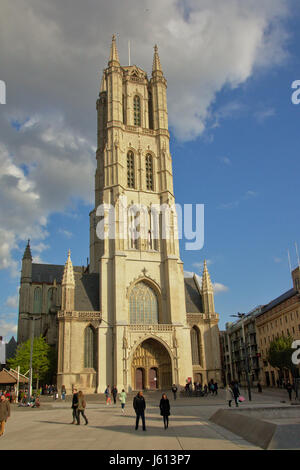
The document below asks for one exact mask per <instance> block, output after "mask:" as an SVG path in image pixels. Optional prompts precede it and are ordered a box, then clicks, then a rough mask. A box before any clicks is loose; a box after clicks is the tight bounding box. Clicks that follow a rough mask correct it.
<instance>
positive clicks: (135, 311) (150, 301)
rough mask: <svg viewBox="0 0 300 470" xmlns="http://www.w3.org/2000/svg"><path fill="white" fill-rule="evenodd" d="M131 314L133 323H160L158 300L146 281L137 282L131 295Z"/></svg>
mask: <svg viewBox="0 0 300 470" xmlns="http://www.w3.org/2000/svg"><path fill="white" fill-rule="evenodd" d="M129 316H130V323H131V324H132V325H151V324H157V323H158V300H157V296H156V294H155V292H154V290H153V289H151V287H149V286H148V285H147V284H146V283H145V282H139V283H138V284H136V285H135V286H134V287H133V289H132V291H131V293H130V297H129Z"/></svg>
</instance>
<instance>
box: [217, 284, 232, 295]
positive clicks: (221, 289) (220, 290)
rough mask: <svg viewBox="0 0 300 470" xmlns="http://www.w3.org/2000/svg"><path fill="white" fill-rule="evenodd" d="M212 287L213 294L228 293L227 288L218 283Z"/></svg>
mask: <svg viewBox="0 0 300 470" xmlns="http://www.w3.org/2000/svg"><path fill="white" fill-rule="evenodd" d="M213 287H214V293H215V294H220V293H222V292H227V291H229V287H227V286H225V285H224V284H221V283H220V282H214V283H213Z"/></svg>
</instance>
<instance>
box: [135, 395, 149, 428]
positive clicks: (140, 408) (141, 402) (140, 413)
mask: <svg viewBox="0 0 300 470" xmlns="http://www.w3.org/2000/svg"><path fill="white" fill-rule="evenodd" d="M133 408H134V411H135V414H136V422H135V429H136V430H137V429H138V427H139V421H140V418H142V424H143V431H146V423H145V409H146V402H145V398H144V397H143V392H138V394H137V396H136V397H134V399H133Z"/></svg>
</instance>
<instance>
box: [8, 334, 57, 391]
mask: <svg viewBox="0 0 300 470" xmlns="http://www.w3.org/2000/svg"><path fill="white" fill-rule="evenodd" d="M52 357H53V352H52V348H51V347H50V346H49V345H48V344H47V343H46V341H45V338H43V337H42V336H39V337H38V338H34V340H33V352H32V377H33V379H35V380H36V388H37V389H38V386H39V381H40V380H43V379H44V378H45V377H46V376H47V374H48V373H49V371H50V369H51V367H52V362H53V358H52ZM7 363H8V365H9V367H11V368H12V369H16V368H17V366H20V372H21V374H25V373H26V372H27V371H28V369H29V365H30V339H29V340H28V341H26V342H25V343H22V344H20V345H19V346H18V348H17V351H16V354H15V357H13V358H12V359H9V360H8V361H7Z"/></svg>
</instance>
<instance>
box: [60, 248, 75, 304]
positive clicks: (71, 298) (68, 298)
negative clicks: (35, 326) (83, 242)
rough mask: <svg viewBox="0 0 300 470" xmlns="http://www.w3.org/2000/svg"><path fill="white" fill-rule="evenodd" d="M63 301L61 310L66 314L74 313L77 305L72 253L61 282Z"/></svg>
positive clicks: (69, 253)
mask: <svg viewBox="0 0 300 470" xmlns="http://www.w3.org/2000/svg"><path fill="white" fill-rule="evenodd" d="M61 287H62V299H61V309H62V311H65V312H72V311H73V310H74V304H75V279H74V270H73V264H72V261H71V251H70V250H69V252H68V259H67V261H66V264H65V268H64V274H63V278H62V282H61Z"/></svg>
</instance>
